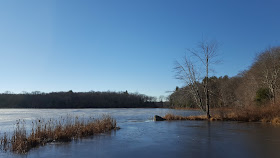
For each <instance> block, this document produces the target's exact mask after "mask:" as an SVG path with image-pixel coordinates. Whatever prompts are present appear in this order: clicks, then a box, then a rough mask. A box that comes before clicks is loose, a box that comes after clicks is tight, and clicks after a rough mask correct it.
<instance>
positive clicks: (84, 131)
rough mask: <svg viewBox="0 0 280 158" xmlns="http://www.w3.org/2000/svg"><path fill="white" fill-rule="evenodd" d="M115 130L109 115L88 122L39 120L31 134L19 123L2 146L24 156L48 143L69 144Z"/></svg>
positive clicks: (3, 139) (33, 125)
mask: <svg viewBox="0 0 280 158" xmlns="http://www.w3.org/2000/svg"><path fill="white" fill-rule="evenodd" d="M113 129H117V126H116V120H115V119H112V118H111V117H110V116H108V115H104V116H102V118H100V119H93V118H90V119H88V120H84V119H79V118H78V117H71V116H66V117H61V118H60V119H58V120H52V119H50V120H48V121H45V120H40V119H38V120H36V121H34V122H32V130H31V133H30V134H27V132H26V128H25V122H24V121H18V122H17V124H16V129H15V131H14V133H13V135H12V137H11V138H10V139H8V138H7V136H5V137H2V139H1V144H2V142H3V145H2V146H3V147H2V149H4V144H6V145H5V148H7V146H8V147H9V149H10V150H11V151H12V152H15V153H20V154H22V153H27V152H28V151H29V150H30V149H32V148H34V147H37V146H40V145H45V144H46V143H48V142H67V141H71V140H72V139H78V138H83V137H88V136H92V135H94V134H97V133H103V132H107V131H110V130H113Z"/></svg>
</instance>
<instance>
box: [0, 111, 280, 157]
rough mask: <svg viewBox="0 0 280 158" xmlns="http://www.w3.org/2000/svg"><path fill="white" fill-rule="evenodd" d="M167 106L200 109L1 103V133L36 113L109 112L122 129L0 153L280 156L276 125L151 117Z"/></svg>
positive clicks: (86, 114) (47, 115)
mask: <svg viewBox="0 0 280 158" xmlns="http://www.w3.org/2000/svg"><path fill="white" fill-rule="evenodd" d="M168 112H171V113H177V114H181V115H196V114H199V113H200V112H199V111H188V110H170V109H1V110H0V118H1V119H0V125H1V133H3V132H4V131H5V132H11V131H12V129H13V128H14V124H15V122H16V120H17V119H24V120H26V122H27V124H29V123H30V121H32V120H33V119H36V118H55V117H59V116H64V115H67V114H70V115H74V116H76V115H78V116H84V117H89V116H94V117H99V116H101V115H102V114H110V115H111V116H112V117H114V118H116V119H117V123H118V126H120V127H121V129H120V130H118V131H113V132H110V133H105V134H100V135H95V136H93V137H91V138H86V139H81V140H78V141H72V142H70V143H51V144H48V145H46V146H41V147H39V148H36V149H32V150H31V151H30V152H29V153H28V154H26V155H16V154H13V153H10V152H1V153H0V157H16V158H17V157H31V158H37V157H46V158H50V157H65V158H66V157H67V158H68V157H108V158H113V157H114V158H116V157H120V158H124V157H128V158H130V157H133V158H138V157H139V158H142V157H163V158H165V157H166V158H171V157H172V158H173V157H207V158H219V157H221V158H224V157H229V158H236V157H238V158H243V157H244V158H250V157H252V158H259V157H260V158H261V157H270V158H274V157H275V158H279V157H280V150H279V149H280V127H277V126H272V125H270V124H262V123H240V122H208V121H170V122H168V121H163V122H154V121H152V117H153V116H154V115H155V114H157V115H164V114H165V113H168Z"/></svg>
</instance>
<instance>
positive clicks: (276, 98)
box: [169, 47, 280, 108]
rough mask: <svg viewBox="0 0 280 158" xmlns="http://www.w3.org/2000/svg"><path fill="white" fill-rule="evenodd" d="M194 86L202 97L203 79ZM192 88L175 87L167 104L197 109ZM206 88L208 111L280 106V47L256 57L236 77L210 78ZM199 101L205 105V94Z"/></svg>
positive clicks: (190, 86)
mask: <svg viewBox="0 0 280 158" xmlns="http://www.w3.org/2000/svg"><path fill="white" fill-rule="evenodd" d="M233 66H234V65H233ZM193 84H196V86H197V87H198V88H197V92H198V93H199V94H204V91H205V88H204V87H205V78H204V79H201V81H199V82H194V83H193ZM192 88H193V86H192V84H188V85H185V86H184V87H181V88H179V87H177V88H176V89H175V91H174V92H173V93H172V94H171V95H170V96H169V101H170V104H171V105H172V106H173V107H180V108H183V107H189V108H197V107H198V106H197V104H196V100H195V99H196V98H194V97H193V96H194V95H192V92H193V91H192ZM208 88H209V98H210V99H209V100H210V106H211V108H218V107H246V106H265V105H280V47H273V48H269V49H267V50H266V51H263V52H261V53H260V54H258V55H257V56H256V58H255V61H254V63H253V64H252V65H251V66H250V68H249V69H248V70H245V71H243V72H241V73H239V74H238V75H237V76H234V77H228V76H222V77H216V76H212V77H209V79H208ZM200 99H201V100H202V103H203V104H205V95H201V98H200ZM204 106H205V105H204Z"/></svg>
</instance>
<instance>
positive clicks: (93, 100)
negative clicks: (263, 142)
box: [0, 90, 161, 108]
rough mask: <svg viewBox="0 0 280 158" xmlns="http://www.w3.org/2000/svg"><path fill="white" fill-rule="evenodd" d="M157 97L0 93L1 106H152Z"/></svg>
mask: <svg viewBox="0 0 280 158" xmlns="http://www.w3.org/2000/svg"><path fill="white" fill-rule="evenodd" d="M152 107H161V104H159V103H157V102H156V98H154V97H149V96H146V95H143V94H138V93H128V92H127V91H125V92H94V91H90V92H73V91H71V90H70V91H68V92H52V93H42V92H39V91H35V92H32V93H26V92H25V93H22V94H13V93H11V92H6V93H2V94H0V108H152Z"/></svg>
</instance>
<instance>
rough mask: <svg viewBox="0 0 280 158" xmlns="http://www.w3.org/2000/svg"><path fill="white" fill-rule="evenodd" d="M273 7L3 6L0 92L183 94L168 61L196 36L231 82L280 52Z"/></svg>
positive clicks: (235, 1)
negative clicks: (212, 46) (267, 53)
mask: <svg viewBox="0 0 280 158" xmlns="http://www.w3.org/2000/svg"><path fill="white" fill-rule="evenodd" d="M279 6H280V1H279V0H266V1H264V0H227V1H225V0H219V1H217V0H211V1H206V0H98V1H97V0H88V1H86V0H75V1H73V0H57V1H51V0H47V1H38V0H33V1H31V0H24V1H22V0H17V1H15V0H2V1H0V74H1V75H0V92H4V91H6V90H9V91H12V92H15V93H20V92H22V91H28V92H31V91H35V90H39V91H44V92H51V91H68V90H73V91H90V90H94V91H107V90H111V91H125V90H128V91H129V92H139V93H144V94H147V95H151V96H159V95H167V93H165V91H169V90H174V88H175V87H176V86H182V85H183V84H182V83H181V82H180V81H177V80H176V79H174V72H173V69H172V68H173V67H174V61H175V60H178V59H180V58H181V57H183V56H184V53H185V52H186V48H194V47H196V44H197V42H198V41H200V40H201V39H202V36H206V37H207V38H209V39H215V40H217V41H218V42H219V43H220V44H221V46H220V49H219V54H220V58H222V60H223V63H221V64H219V65H217V66H215V70H216V73H215V75H217V76H221V75H229V76H234V75H236V74H237V73H239V72H240V71H242V70H244V69H246V68H248V66H250V65H251V63H252V62H253V59H254V57H255V54H256V53H258V52H260V51H262V50H264V49H266V48H267V47H269V46H275V45H279V44H280V40H279V38H280V20H279V17H280V10H279Z"/></svg>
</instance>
